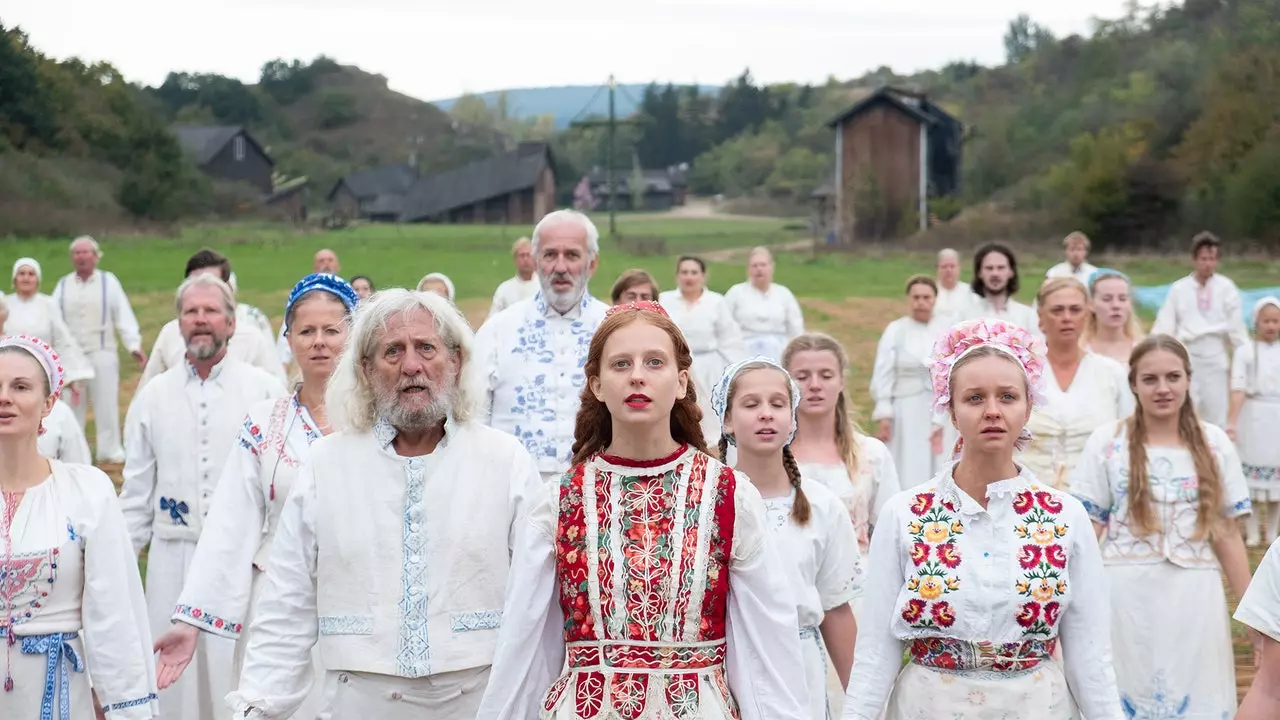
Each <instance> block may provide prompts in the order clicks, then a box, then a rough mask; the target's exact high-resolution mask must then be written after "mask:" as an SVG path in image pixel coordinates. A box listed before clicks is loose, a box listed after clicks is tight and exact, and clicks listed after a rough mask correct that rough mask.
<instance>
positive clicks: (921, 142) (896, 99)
mask: <svg viewBox="0 0 1280 720" xmlns="http://www.w3.org/2000/svg"><path fill="white" fill-rule="evenodd" d="M827 125H828V127H832V128H835V131H836V153H835V154H836V169H835V178H834V183H833V186H832V190H833V192H834V211H835V213H834V214H835V226H836V229H835V235H836V237H837V238H839V240H840V242H842V243H851V242H853V241H855V240H859V239H879V238H892V237H902V236H905V235H910V234H912V233H914V232H916V231H917V230H921V229H924V228H926V227H928V222H929V198H934V197H943V196H947V195H950V194H952V193H954V192H955V191H956V190H957V189H958V188H959V184H960V150H961V144H962V142H963V139H964V125H963V124H962V123H961V122H960V121H959V120H957V119H956V118H955V117H953V116H952V115H951V114H949V113H947V112H946V111H945V110H943V109H942V108H940V107H938V106H937V105H935V104H934V103H931V102H929V100H928V99H927V98H926V97H925V96H924V95H921V94H919V93H914V92H910V91H907V90H902V89H899V88H893V87H882V88H879V89H877V90H876V91H874V92H872V93H871V94H870V95H868V96H866V97H865V98H863V99H861V100H859V101H858V102H857V103H855V104H854V105H852V106H851V107H849V108H848V109H847V110H845V111H844V112H842V113H840V114H839V115H837V116H836V117H834V118H832V119H831V120H830V121H829V122H828V123H827Z"/></svg>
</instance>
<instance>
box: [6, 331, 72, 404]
mask: <svg viewBox="0 0 1280 720" xmlns="http://www.w3.org/2000/svg"><path fill="white" fill-rule="evenodd" d="M0 347H18V348H22V349H23V350H26V351H27V352H28V353H30V354H31V356H32V357H34V358H35V359H36V362H38V363H40V367H41V368H43V369H44V374H45V376H46V377H47V378H49V394H50V396H52V397H57V396H58V394H59V393H61V392H62V382H63V379H64V378H65V377H66V373H64V372H63V370H62V360H61V359H60V358H59V357H58V353H56V352H54V350H53V348H52V347H50V346H49V343H47V342H45V341H43V340H41V339H40V338H37V337H31V336H30V335H9V336H8V337H5V338H3V339H0Z"/></svg>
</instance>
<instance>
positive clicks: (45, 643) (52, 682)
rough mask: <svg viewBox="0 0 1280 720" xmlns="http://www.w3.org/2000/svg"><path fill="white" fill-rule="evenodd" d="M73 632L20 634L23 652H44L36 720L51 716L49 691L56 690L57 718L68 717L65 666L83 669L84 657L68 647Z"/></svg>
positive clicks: (68, 682)
mask: <svg viewBox="0 0 1280 720" xmlns="http://www.w3.org/2000/svg"><path fill="white" fill-rule="evenodd" d="M75 636H76V634H75V633H51V634H48V635H28V636H26V637H24V638H22V654H23V655H44V657H45V666H44V696H43V697H41V698H40V720H53V710H54V705H53V695H54V691H55V690H56V691H57V694H58V718H59V720H71V676H70V673H68V672H67V666H68V665H70V666H71V669H72V670H74V671H75V672H78V673H82V672H84V661H83V660H81V659H80V655H79V654H78V653H76V651H75V648H73V647H71V640H72V639H74V638H75Z"/></svg>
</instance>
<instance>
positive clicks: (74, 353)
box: [4, 293, 93, 383]
mask: <svg viewBox="0 0 1280 720" xmlns="http://www.w3.org/2000/svg"><path fill="white" fill-rule="evenodd" d="M4 304H5V307H6V308H8V310H9V317H8V319H6V320H5V321H4V334H5V335H33V336H35V337H38V338H40V339H41V340H44V341H45V342H47V343H49V344H50V345H52V346H53V349H54V351H55V352H57V353H58V358H59V359H60V360H62V369H63V371H64V372H65V373H66V378H65V380H66V382H68V383H73V382H79V381H80V380H91V379H93V364H92V363H90V362H89V358H88V357H86V356H85V354H84V350H83V349H82V348H81V347H80V343H78V342H76V339H75V338H74V337H73V336H72V334H71V328H69V327H67V323H66V322H65V321H64V320H63V319H62V314H61V313H60V312H58V308H57V306H56V305H54V304H53V298H51V297H49V296H48V295H45V294H43V293H36V294H35V295H32V296H31V297H30V298H27V299H25V300H24V299H23V298H22V297H21V296H20V295H17V294H14V295H7V296H5V299H4Z"/></svg>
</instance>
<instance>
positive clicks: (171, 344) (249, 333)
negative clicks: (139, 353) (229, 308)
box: [138, 320, 288, 388]
mask: <svg viewBox="0 0 1280 720" xmlns="http://www.w3.org/2000/svg"><path fill="white" fill-rule="evenodd" d="M186 356H187V342H186V341H185V340H183V339H182V329H181V328H180V327H179V325H178V321H177V320H170V321H169V322H167V323H165V325H164V327H162V328H160V333H159V334H158V335H156V342H155V344H154V345H152V346H151V352H150V354H148V355H147V365H146V367H144V368H143V369H142V378H141V379H140V380H138V387H139V388H141V387H142V386H144V385H146V384H147V383H149V382H151V380H152V379H154V378H156V377H157V376H159V375H160V374H161V373H163V372H164V371H165V370H168V369H169V368H172V367H178V366H179V365H185V364H186ZM227 357H229V358H233V359H235V360H239V361H240V362H243V363H246V364H248V365H252V366H254V367H256V368H258V369H259V370H262V371H263V372H265V373H266V374H268V375H270V376H271V377H273V378H275V379H276V380H279V381H280V383H281V384H284V383H286V382H288V378H286V377H285V374H284V364H283V363H281V362H280V355H279V353H277V352H276V348H275V347H274V346H273V345H272V344H271V336H270V335H263V334H262V331H261V329H259V326H258V325H257V324H255V323H251V322H250V323H243V324H241V323H237V324H236V332H235V334H234V335H232V336H231V338H230V339H229V340H228V341H227Z"/></svg>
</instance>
